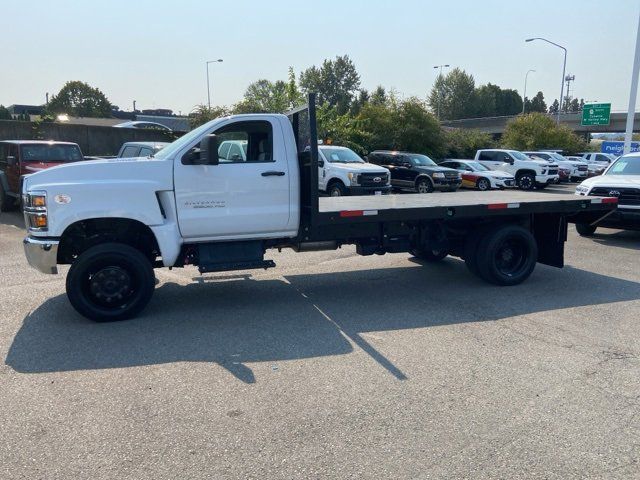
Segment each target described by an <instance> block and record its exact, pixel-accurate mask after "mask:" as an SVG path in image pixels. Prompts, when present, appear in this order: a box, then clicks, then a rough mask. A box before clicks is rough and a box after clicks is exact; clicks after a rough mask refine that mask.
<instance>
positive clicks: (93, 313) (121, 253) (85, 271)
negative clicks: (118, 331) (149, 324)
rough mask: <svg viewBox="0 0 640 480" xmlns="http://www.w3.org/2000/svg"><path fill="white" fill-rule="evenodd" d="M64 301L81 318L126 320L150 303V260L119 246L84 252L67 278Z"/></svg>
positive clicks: (151, 272) (101, 247)
mask: <svg viewBox="0 0 640 480" xmlns="http://www.w3.org/2000/svg"><path fill="white" fill-rule="evenodd" d="M66 286H67V297H68V298H69V301H70V302H71V305H73V307H74V308H75V309H76V310H77V311H78V313H80V314H81V315H82V316H84V317H87V318H89V319H91V320H95V321H97V322H113V321H117V320H126V319H128V318H132V317H134V316H136V315H137V314H138V313H140V312H141V311H142V309H143V308H144V307H145V306H146V305H147V303H149V300H151V296H152V295H153V290H154V288H155V276H154V274H153V267H152V265H151V262H149V258H147V257H146V256H145V255H144V254H143V253H142V252H140V251H139V250H136V249H135V248H133V247H130V246H129V245H125V244H122V243H104V244H102V245H96V246H95V247H91V248H89V249H88V250H86V251H85V252H83V253H82V254H81V255H80V256H79V257H78V258H77V259H76V261H75V262H74V263H73V264H72V265H71V268H70V269H69V273H68V274H67V285H66Z"/></svg>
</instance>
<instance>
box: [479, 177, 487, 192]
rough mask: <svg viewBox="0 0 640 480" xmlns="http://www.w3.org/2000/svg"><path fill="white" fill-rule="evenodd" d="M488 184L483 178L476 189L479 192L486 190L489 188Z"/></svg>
mask: <svg viewBox="0 0 640 480" xmlns="http://www.w3.org/2000/svg"><path fill="white" fill-rule="evenodd" d="M488 184H489V182H488V181H487V180H485V179H484V178H483V179H481V180H480V181H479V182H478V188H479V189H480V190H487V189H488V188H489V185H488Z"/></svg>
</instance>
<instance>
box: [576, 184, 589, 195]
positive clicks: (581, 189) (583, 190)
mask: <svg viewBox="0 0 640 480" xmlns="http://www.w3.org/2000/svg"><path fill="white" fill-rule="evenodd" d="M576 193H579V194H581V195H586V194H587V193H589V187H585V186H584V185H578V186H577V187H576Z"/></svg>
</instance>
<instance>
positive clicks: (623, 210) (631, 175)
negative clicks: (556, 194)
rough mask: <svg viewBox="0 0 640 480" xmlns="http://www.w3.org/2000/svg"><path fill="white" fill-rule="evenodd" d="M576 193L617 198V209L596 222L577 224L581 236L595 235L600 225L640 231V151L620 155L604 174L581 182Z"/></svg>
mask: <svg viewBox="0 0 640 480" xmlns="http://www.w3.org/2000/svg"><path fill="white" fill-rule="evenodd" d="M576 195H583V196H597V197H616V198H617V199H618V209H617V210H615V211H614V212H613V213H612V214H611V215H607V216H605V218H603V219H602V220H601V221H599V222H595V223H596V224H595V225H594V224H586V223H582V224H581V223H576V229H577V230H578V233H579V234H580V235H583V236H589V235H593V233H594V232H595V231H596V228H598V227H599V226H600V227H610V228H623V229H627V230H640V152H635V153H629V154H627V155H624V156H622V157H620V158H618V159H617V160H616V161H615V162H613V163H612V164H611V166H610V167H609V168H607V170H606V171H605V172H604V174H602V175H600V176H597V177H592V178H589V179H587V180H585V181H584V182H582V183H581V184H580V185H578V186H577V187H576Z"/></svg>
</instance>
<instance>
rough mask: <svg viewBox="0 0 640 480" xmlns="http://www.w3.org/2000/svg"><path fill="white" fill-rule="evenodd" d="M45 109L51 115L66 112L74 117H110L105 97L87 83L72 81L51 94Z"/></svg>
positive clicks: (109, 108)
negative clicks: (54, 93)
mask: <svg viewBox="0 0 640 480" xmlns="http://www.w3.org/2000/svg"><path fill="white" fill-rule="evenodd" d="M46 111H47V112H48V113H50V114H52V115H57V114H60V113H66V114H68V115H72V116H74V117H110V116H111V104H110V103H109V100H107V97H106V96H105V95H104V93H102V92H101V91H100V90H98V89H97V88H93V87H91V86H90V85H89V84H87V83H84V82H80V81H72V82H67V83H66V84H65V85H64V87H62V89H61V90H60V91H59V92H58V94H57V95H53V96H52V97H51V100H50V101H49V103H48V104H47V105H46Z"/></svg>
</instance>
